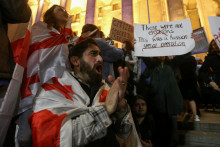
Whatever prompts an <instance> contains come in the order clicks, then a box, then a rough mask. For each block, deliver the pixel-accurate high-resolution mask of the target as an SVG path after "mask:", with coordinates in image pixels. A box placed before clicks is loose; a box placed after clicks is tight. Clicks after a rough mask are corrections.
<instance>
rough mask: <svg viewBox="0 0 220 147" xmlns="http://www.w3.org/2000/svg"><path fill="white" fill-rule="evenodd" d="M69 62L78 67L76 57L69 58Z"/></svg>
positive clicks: (78, 60) (78, 61)
mask: <svg viewBox="0 0 220 147" xmlns="http://www.w3.org/2000/svg"><path fill="white" fill-rule="evenodd" d="M70 62H71V64H72V65H73V66H74V67H79V65H80V59H79V57H77V56H72V57H71V58H70Z"/></svg>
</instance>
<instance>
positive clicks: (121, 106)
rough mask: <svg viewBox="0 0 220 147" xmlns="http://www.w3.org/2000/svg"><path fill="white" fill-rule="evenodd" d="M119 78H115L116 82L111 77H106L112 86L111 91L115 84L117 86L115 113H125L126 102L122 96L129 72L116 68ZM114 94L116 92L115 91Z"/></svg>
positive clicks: (126, 69)
mask: <svg viewBox="0 0 220 147" xmlns="http://www.w3.org/2000/svg"><path fill="white" fill-rule="evenodd" d="M118 71H119V74H120V76H119V77H118V78H117V80H114V78H113V77H112V76H109V77H108V80H109V82H110V83H111V84H112V87H111V89H112V88H113V85H114V84H116V82H117V85H118V91H117V92H118V93H117V94H118V102H117V112H119V113H125V112H124V111H127V101H126V99H125V98H124V94H125V91H126V88H127V81H128V78H129V71H128V68H127V67H125V68H122V67H119V68H118ZM115 92H116V91H115ZM106 99H107V98H106Z"/></svg>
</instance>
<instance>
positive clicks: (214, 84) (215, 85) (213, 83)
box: [209, 81, 220, 91]
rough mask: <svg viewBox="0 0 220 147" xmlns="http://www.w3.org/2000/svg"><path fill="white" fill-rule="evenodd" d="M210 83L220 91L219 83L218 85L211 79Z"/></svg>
mask: <svg viewBox="0 0 220 147" xmlns="http://www.w3.org/2000/svg"><path fill="white" fill-rule="evenodd" d="M209 84H210V85H211V86H212V88H213V89H214V90H216V91H220V89H219V87H218V85H217V84H216V83H215V82H213V81H211V82H210V83H209Z"/></svg>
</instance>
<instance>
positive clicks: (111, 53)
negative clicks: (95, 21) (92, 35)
mask: <svg viewBox="0 0 220 147" xmlns="http://www.w3.org/2000/svg"><path fill="white" fill-rule="evenodd" d="M96 41H97V42H98V47H99V49H100V50H101V53H102V58H103V60H104V61H105V62H115V61H117V60H120V59H123V56H124V52H123V50H122V49H119V48H116V47H114V46H111V45H109V44H108V43H107V42H105V41H104V40H102V39H101V38H96Z"/></svg>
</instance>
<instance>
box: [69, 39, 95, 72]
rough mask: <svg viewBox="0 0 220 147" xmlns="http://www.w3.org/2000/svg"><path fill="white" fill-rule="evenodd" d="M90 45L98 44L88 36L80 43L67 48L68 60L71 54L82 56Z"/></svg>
mask: <svg viewBox="0 0 220 147" xmlns="http://www.w3.org/2000/svg"><path fill="white" fill-rule="evenodd" d="M91 45H95V46H98V44H97V42H96V41H95V40H94V39H92V38H88V39H85V40H83V41H81V42H80V43H78V44H76V45H75V46H74V47H71V48H69V61H70V58H71V57H72V56H77V57H79V58H82V55H83V53H84V52H85V51H86V50H87V49H88V48H89V47H90V46H91ZM70 64H71V62H70ZM72 68H73V67H72Z"/></svg>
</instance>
